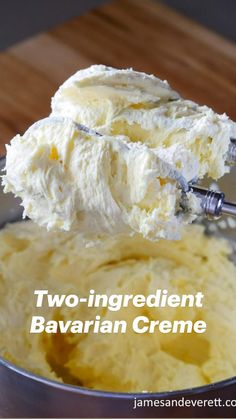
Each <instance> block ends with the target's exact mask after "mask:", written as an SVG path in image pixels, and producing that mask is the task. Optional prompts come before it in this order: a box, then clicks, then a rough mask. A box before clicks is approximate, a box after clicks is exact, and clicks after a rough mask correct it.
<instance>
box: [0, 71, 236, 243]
mask: <svg viewBox="0 0 236 419" xmlns="http://www.w3.org/2000/svg"><path fill="white" fill-rule="evenodd" d="M72 120H73V121H76V122H77V123H82V124H85V125H86V126H88V127H89V128H92V129H95V130H97V131H98V132H99V133H101V134H103V135H102V136H99V135H96V134H95V133H92V134H91V135H89V134H85V133H84V132H82V131H80V130H79V129H78V127H77V128H76V125H75V123H73V122H72ZM235 136H236V124H235V123H233V122H232V121H230V120H229V119H228V118H227V116H226V115H217V114H216V113H214V112H213V111H212V110H211V109H209V108H207V107H206V106H198V105H196V104H195V103H193V102H191V101H187V100H183V99H181V98H180V97H179V95H178V94H177V93H176V92H175V91H173V90H172V89H171V88H170V87H169V85H168V84H167V83H166V82H163V81H161V80H160V79H158V78H156V77H154V76H150V75H147V74H144V73H140V72H136V71H133V70H132V69H127V70H117V69H113V68H111V67H105V66H102V65H95V66H92V67H90V68H88V69H85V70H81V71H78V72H77V73H76V74H75V75H73V76H72V77H71V78H69V79H68V80H67V81H66V82H65V83H64V84H63V85H62V86H61V87H60V88H59V90H58V91H57V92H56V94H55V96H54V97H53V99H52V114H51V116H50V118H48V119H46V120H43V121H41V122H39V123H36V124H35V125H33V126H32V127H31V128H30V129H29V130H28V131H27V132H26V133H25V134H24V135H23V136H19V135H18V136H16V137H15V138H14V139H13V140H12V141H11V145H10V146H7V160H6V175H5V176H4V177H3V183H4V184H5V192H9V191H12V192H14V193H15V194H16V195H17V196H20V197H21V198H22V200H23V206H24V208H25V210H24V214H25V215H28V216H29V217H30V218H32V219H33V220H34V221H36V222H37V223H38V224H40V225H43V226H46V227H47V228H48V229H63V230H71V229H73V230H77V232H78V233H80V235H81V240H84V241H85V242H88V241H91V240H92V241H94V240H97V239H98V238H101V237H104V236H107V235H117V234H124V233H125V234H133V233H139V234H141V235H143V236H144V237H145V238H148V239H151V240H157V239H160V238H165V239H177V238H180V236H181V229H182V226H183V225H184V224H186V223H190V222H192V221H193V219H195V218H196V216H197V215H198V214H199V213H200V212H201V208H200V201H199V200H198V199H197V198H195V197H194V195H193V194H192V193H188V194H187V195H186V197H185V198H184V200H183V196H182V194H181V187H182V186H183V184H184V185H186V184H187V182H190V181H191V180H193V179H196V178H202V177H203V176H204V175H208V176H211V177H213V178H215V179H217V178H219V177H220V176H222V175H223V174H224V173H225V172H227V171H228V167H227V166H226V164H225V156H226V153H227V150H228V147H229V143H230V137H235ZM183 203H184V205H185V206H186V207H187V209H188V213H186V212H185V213H184V212H183V211H182V206H183Z"/></svg>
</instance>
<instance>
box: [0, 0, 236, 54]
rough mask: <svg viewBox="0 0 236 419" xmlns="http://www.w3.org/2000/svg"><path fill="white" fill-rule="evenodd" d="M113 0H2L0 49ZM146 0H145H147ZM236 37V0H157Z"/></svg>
mask: <svg viewBox="0 0 236 419" xmlns="http://www.w3.org/2000/svg"><path fill="white" fill-rule="evenodd" d="M105 1H109V0H0V49H1V50H3V49H5V48H7V47H9V46H11V45H12V44H14V43H16V42H19V41H21V40H23V39H25V38H27V37H29V36H31V35H33V34H36V33H38V32H40V31H44V30H47V29H49V28H51V27H53V26H55V25H57V24H59V23H62V22H64V21H65V20H68V19H70V18H72V17H75V16H79V15H81V14H82V13H85V12H86V11H87V10H89V9H91V8H93V7H95V6H98V5H99V4H102V3H105ZM143 1H145V0H143ZM155 1H161V2H162V3H164V4H167V5H169V6H171V7H173V8H175V9H176V10H178V11H179V12H181V13H183V14H185V15H187V16H189V17H190V18H192V19H194V20H196V21H198V22H200V23H201V24H203V25H205V26H207V27H209V28H211V29H213V30H214V31H216V32H218V33H220V34H222V35H223V36H225V37H227V38H229V39H231V40H232V41H236V19H235V18H236V0H155Z"/></svg>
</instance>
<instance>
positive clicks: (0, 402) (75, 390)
mask: <svg viewBox="0 0 236 419" xmlns="http://www.w3.org/2000/svg"><path fill="white" fill-rule="evenodd" d="M3 167H4V160H3V159H0V170H1V168H3ZM235 180H236V171H235V169H234V170H233V171H232V173H231V174H230V175H227V176H226V178H225V180H224V181H223V182H221V184H220V187H221V190H222V191H224V192H225V193H226V196H227V198H229V197H230V199H232V200H236V188H235V185H236V181H235ZM229 195H230V196H229ZM21 213H22V208H21V207H20V206H19V201H18V200H16V199H15V198H14V197H13V196H11V195H10V194H8V195H5V194H3V193H2V191H1V190H0V225H1V226H3V225H4V224H5V223H6V222H11V221H13V220H15V219H19V218H20V217H21ZM225 232H226V233H227V234H228V235H230V236H231V238H232V237H233V235H234V238H235V231H234V232H233V231H230V230H229V231H225ZM16 315H17V313H16ZM219 338H220V337H219ZM135 397H136V398H137V399H150V400H157V399H159V400H160V399H162V400H163V399H165V400H169V399H175V400H180V401H181V402H182V404H183V397H184V398H186V399H191V400H193V401H194V400H199V399H200V400H208V399H214V398H217V399H218V398H219V397H220V398H221V399H222V402H224V400H227V399H236V377H233V378H231V379H229V380H225V381H222V382H220V383H216V384H213V385H208V386H204V387H198V388H195V389H189V390H185V391H177V392H170V393H139V394H127V393H109V392H102V391H93V390H89V389H84V388H80V387H75V386H69V385H65V384H60V383H57V382H54V381H50V380H47V379H44V378H42V377H39V376H36V375H34V374H31V373H29V372H27V371H25V370H22V369H20V368H17V367H15V366H14V365H12V364H10V363H9V362H7V361H5V360H4V359H2V358H0V417H28V418H30V417H45V418H49V417H55V418H58V417H89V418H92V417H182V418H184V417H235V413H236V407H222V408H219V407H151V406H149V407H143V408H138V409H133V406H134V398H135Z"/></svg>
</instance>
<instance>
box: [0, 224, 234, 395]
mask: <svg viewBox="0 0 236 419" xmlns="http://www.w3.org/2000/svg"><path fill="white" fill-rule="evenodd" d="M229 255H230V247H229V245H228V243H227V242H226V241H224V240H222V239H216V238H209V237H206V236H205V235H204V234H203V229H202V227H200V226H193V225H192V226H188V227H187V228H186V229H185V231H184V234H183V238H182V240H180V241H176V242H173V241H172V242H167V241H165V240H164V241H163V240H162V241H159V242H157V243H153V242H150V241H147V240H145V239H143V238H141V237H138V238H137V237H135V238H134V237H126V238H125V239H124V238H121V237H120V238H118V237H117V238H113V239H107V240H104V241H103V242H102V244H101V245H100V246H98V247H94V248H89V249H85V248H83V249H81V242H80V239H79V237H78V235H76V234H72V233H52V232H46V231H45V229H41V228H39V227H38V226H36V225H34V224H33V223H32V222H30V221H29V222H23V223H18V224H13V225H9V226H8V227H6V228H5V229H4V230H2V231H1V232H0V355H1V356H4V357H5V358H6V359H8V360H10V361H12V362H13V363H15V364H16V365H18V366H20V367H23V368H26V369H27V370H30V371H33V372H35V373H38V374H40V375H42V376H44V377H48V378H52V379H56V380H59V381H64V382H66V383H72V384H79V385H83V386H86V387H90V388H95V389H100V390H111V391H122V392H129V391H137V392H139V391H143V390H145V391H166V390H168V391H169V390H179V389H183V388H191V387H195V386H199V385H204V384H209V383H212V382H215V381H218V380H222V379H225V378H228V377H231V376H234V375H236V352H235V347H236V324H235V316H236V305H235V300H236V282H235V277H236V267H235V266H234V265H233V263H232V262H231V261H230V260H229V258H228V257H229ZM157 288H158V289H168V292H169V293H170V294H171V293H173V294H179V295H181V294H184V293H186V294H189V293H190V294H194V293H196V292H198V291H201V292H202V293H203V294H204V295H205V297H204V304H203V308H165V309H163V308H162V309H155V308H148V307H147V308H145V311H144V312H143V311H142V309H140V308H135V307H129V308H122V309H121V310H120V311H118V312H111V311H109V310H105V309H103V308H97V309H94V308H86V305H80V306H78V307H76V309H72V308H66V307H65V306H63V307H62V308H57V309H55V308H54V309H53V308H50V309H49V308H47V306H46V305H44V307H43V308H40V309H36V308H35V297H34V295H33V293H34V290H35V289H48V290H49V292H50V293H52V294H53V293H59V294H63V293H64V294H67V295H68V294H77V295H80V296H87V295H88V291H89V290H90V289H94V290H95V291H96V293H101V294H103V293H106V294H108V295H109V294H144V295H149V294H152V293H154V292H155V291H156V289H157ZM32 315H42V316H45V318H46V320H50V319H57V320H58V319H63V320H73V319H81V320H89V319H94V318H95V316H96V315H101V318H102V319H103V320H114V319H125V320H126V321H127V323H128V324H129V326H130V327H128V329H127V333H126V334H117V335H114V334H111V335H108V334H105V335H102V334H93V333H89V334H78V335H71V334H63V335H62V334H59V333H58V334H56V335H46V334H43V335H30V334H29V327H30V323H31V316H32ZM140 315H145V316H148V317H150V318H152V319H159V320H163V319H166V320H170V321H172V320H174V319H184V320H187V319H190V320H194V319H202V320H204V321H206V323H207V331H206V333H204V334H201V335H197V334H194V333H193V334H190V335H187V334H185V335H183V334H182V335H179V334H177V335H173V334H168V335H167V334H161V333H158V332H157V333H154V334H148V333H146V334H136V333H134V332H133V331H132V328H131V323H132V320H133V319H134V318H135V317H136V316H140Z"/></svg>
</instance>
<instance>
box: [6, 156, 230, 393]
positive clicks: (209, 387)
mask: <svg viewBox="0 0 236 419" xmlns="http://www.w3.org/2000/svg"><path fill="white" fill-rule="evenodd" d="M5 161H6V156H5V155H2V156H1V155H0V171H1V170H2V169H3V167H4V166H3V165H2V163H3V162H5ZM1 366H2V367H4V368H6V369H8V370H10V371H11V372H13V373H16V374H18V375H20V376H23V377H24V378H27V379H30V380H33V381H34V382H36V383H41V384H43V385H46V386H49V387H51V388H54V389H58V390H61V391H66V392H72V393H75V394H83V395H85V396H92V397H102V398H107V397H108V398H115V399H128V400H131V399H134V398H137V399H163V398H174V397H176V398H177V397H184V396H191V395H194V396H195V395H198V394H199V395H200V394H203V393H206V392H209V391H213V390H218V389H222V388H225V387H228V386H230V385H233V384H236V375H235V376H233V377H230V378H226V379H224V380H221V381H217V382H214V383H211V384H205V385H203V386H198V387H190V388H186V389H182V390H173V391H162V392H142V393H140V392H116V391H114V392H113V391H104V390H94V389H90V388H88V387H82V386H76V385H73V384H66V383H61V382H59V381H56V380H53V379H49V378H46V377H43V376H40V375H39V374H35V373H33V372H31V371H28V370H26V369H24V368H21V367H18V366H16V365H15V364H14V363H12V362H10V361H8V360H6V359H5V358H3V357H2V356H0V367H1Z"/></svg>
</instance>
